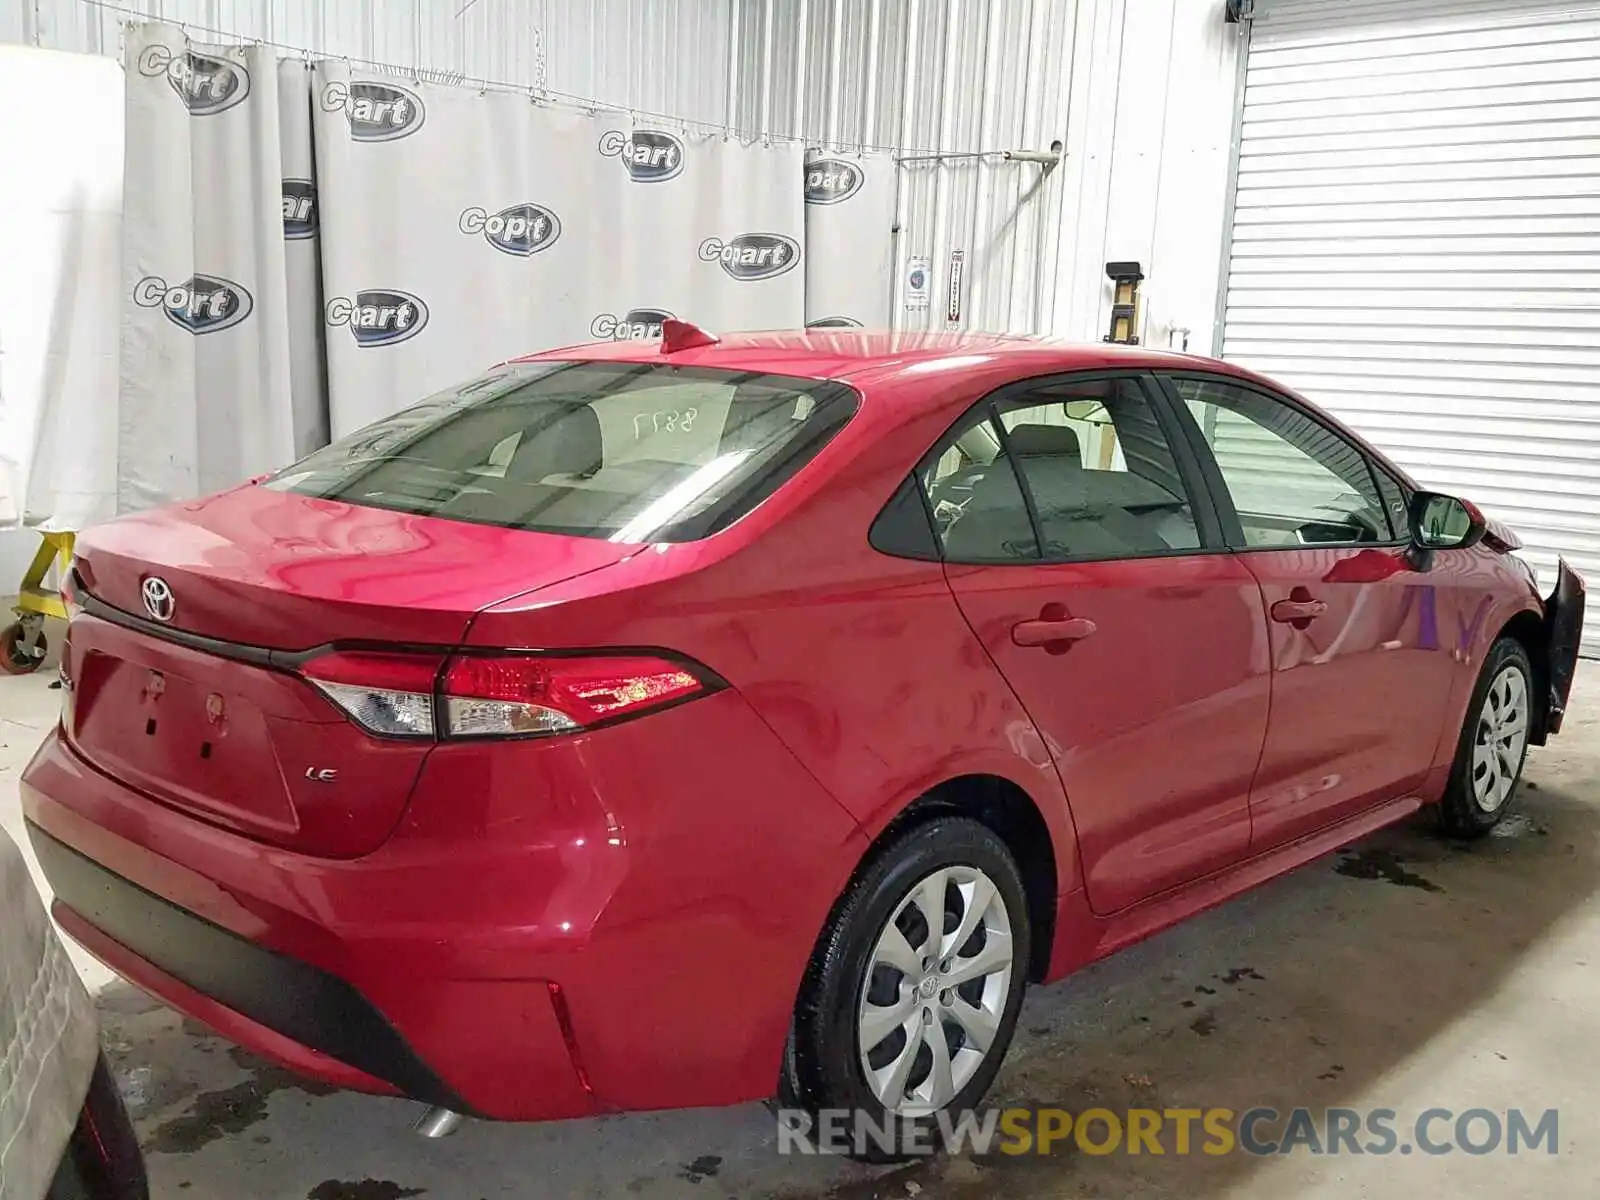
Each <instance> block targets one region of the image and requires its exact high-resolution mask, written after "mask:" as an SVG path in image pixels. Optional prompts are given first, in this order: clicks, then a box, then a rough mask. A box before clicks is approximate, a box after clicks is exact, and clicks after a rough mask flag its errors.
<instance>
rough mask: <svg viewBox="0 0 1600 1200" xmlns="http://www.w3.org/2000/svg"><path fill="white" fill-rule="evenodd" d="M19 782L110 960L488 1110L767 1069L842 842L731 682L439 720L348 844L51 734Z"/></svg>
mask: <svg viewBox="0 0 1600 1200" xmlns="http://www.w3.org/2000/svg"><path fill="white" fill-rule="evenodd" d="M707 768H709V769H707ZM751 780H755V781H759V784H760V788H761V791H760V793H759V795H752V794H751V792H750V790H749V781H751ZM22 798H23V809H24V815H25V816H26V817H27V819H28V822H29V832H30V835H31V836H32V838H33V841H34V844H35V847H36V849H37V852H38V855H39V858H40V861H41V864H42V866H43V868H44V871H45V874H46V877H47V878H48V879H49V881H50V884H51V886H52V889H53V890H54V891H55V893H56V897H57V915H58V917H59V919H60V921H61V924H62V926H63V928H64V929H65V930H66V931H67V932H68V933H69V934H70V935H71V936H73V937H74V938H75V939H76V940H78V941H80V942H81V943H83V944H84V945H85V947H86V948H88V949H89V950H90V951H91V952H92V953H94V954H95V955H97V956H98V957H100V958H101V959H103V960H104V961H105V962H106V963H107V964H108V965H109V966H110V967H111V968H112V969H113V970H115V971H117V972H118V973H119V974H121V975H123V976H125V977H126V978H128V979H129V980H130V981H131V982H133V983H135V984H136V985H138V986H140V987H142V988H144V989H145V990H147V991H149V992H151V993H153V994H155V995H156V996H158V997H160V998H161V999H163V1000H164V1001H166V1002H167V1003H169V1004H170V1005H172V1006H173V1007H175V1008H177V1009H179V1010H181V1011H183V1012H185V1013H188V1014H189V1015H191V1016H193V1017H195V1018H196V1019H198V1020H200V1021H202V1022H203V1023H205V1024H207V1025H209V1026H211V1027H212V1028H214V1029H216V1030H217V1031H218V1032H219V1033H221V1034H222V1035H223V1036H225V1037H227V1038H229V1039H230V1040H232V1041H235V1042H237V1043H239V1044H241V1045H243V1046H245V1047H247V1048H248V1049H250V1050H252V1051H253V1052H255V1053H257V1054H259V1055H261V1056H262V1057H265V1058H268V1059H271V1060H274V1061H276V1062H278V1063H281V1064H283V1065H285V1066H287V1067H289V1068H290V1069H293V1070H296V1071H298V1072H300V1073H303V1074H305V1075H308V1076H311V1077H314V1078H318V1079H322V1080H324V1081H326V1082H329V1083H331V1084H334V1085H337V1086H341V1087H349V1088H354V1089H357V1090H364V1091H370V1092H380V1093H383V1092H387V1093H399V1094H404V1095H408V1096H414V1097H417V1098H419V1099H423V1100H427V1101H429V1102H433V1103H441V1104H445V1105H447V1106H448V1107H451V1108H454V1109H457V1110H458V1111H464V1112H469V1113H474V1114H477V1115H481V1116H485V1117H491V1118H497V1119H504V1120H545V1119H554V1118H561V1117H571V1116H581V1115H585V1114H589V1113H595V1112H602V1111H612V1110H619V1109H643V1108H663V1107H683V1106H693V1105H709V1104H725V1103H733V1102H737V1101H741V1100H747V1099H752V1098H757V1097H761V1096H766V1095H769V1094H770V1093H771V1091H772V1088H773V1086H774V1083H775V1081H776V1079H777V1075H778V1069H779V1063H780V1060H781V1055H782V1048H783V1041H784V1036H785V1034H786V1032H787V1028H788V1022H789V1016H790V1013H791V1012H792V1009H793V1004H794V996H795V994H796V991H797V989H798V985H799V981H800V977H801V975H802V973H803V971H804V968H805V963H806V961H807V959H808V958H809V956H810V952H811V947H812V944H813V942H814V940H815V938H816V935H817V931H818V930H819V929H820V928H821V927H822V924H823V922H824V920H825V919H826V915H827V912H828V909H829V907H830V906H831V904H832V902H833V899H834V897H835V896H837V895H838V892H839V889H840V888H841V887H842V886H843V883H844V880H845V879H846V878H847V876H848V873H849V871H850V869H851V868H852V867H853V865H854V862H855V858H856V854H857V851H858V850H859V848H860V847H859V846H858V845H856V844H855V843H856V840H857V839H859V836H860V835H859V833H858V832H857V830H856V827H855V825H854V823H853V822H852V821H851V820H850V819H849V817H848V816H847V814H845V813H844V811H843V810H842V809H841V808H840V807H839V806H838V805H837V804H836V803H835V802H834V801H833V800H832V798H831V797H829V796H827V794H826V793H825V792H822V791H821V789H820V787H819V785H817V784H816V782H815V781H814V780H813V779H812V778H811V776H810V775H809V774H807V773H806V772H804V771H803V770H802V769H801V768H800V767H799V765H798V764H797V763H795V761H794V760H793V757H792V756H791V755H789V753H788V751H787V750H785V749H783V748H782V746H781V744H780V743H778V742H777V740H776V738H775V737H774V736H773V735H772V734H771V732H770V730H768V729H767V728H766V727H765V726H764V725H763V724H761V723H760V721H759V720H758V719H757V718H756V717H755V716H754V714H753V713H752V712H750V710H749V708H748V706H747V705H746V704H745V703H744V701H743V700H742V699H741V698H740V697H739V696H738V695H737V694H736V693H732V692H725V693H719V694H718V695H715V696H711V697H707V698H706V699H704V700H701V701H697V702H696V703H694V704H692V705H684V706H681V707H680V708H678V709H674V710H671V711H667V712H663V713H659V714H655V715H652V716H651V717H649V718H647V719H644V720H640V721H637V722H630V723H627V724H624V725H619V726H616V727H614V728H612V729H609V730H604V731H599V732H597V733H595V734H592V735H588V736H586V737H583V738H574V739H560V740H552V741H548V742H539V741H534V742H520V743H505V744H499V745H490V744H485V743H461V744H456V745H443V746H440V747H438V748H437V749H435V750H434V751H433V752H432V754H431V755H430V757H429V760H428V763H427V765H426V766H425V768H424V770H423V773H422V776H421V777H420V778H419V780H418V783H417V786H416V789H415V790H414V792H413V796H412V801H411V804H410V807H409V809H408V811H407V813H406V815H405V817H404V818H403V819H402V821H401V822H400V825H399V827H398V828H397V830H396V832H395V834H394V835H393V836H392V837H391V838H390V839H389V840H388V841H387V842H386V843H385V844H384V845H383V846H382V847H380V848H379V849H378V850H376V851H374V852H373V853H372V854H369V855H367V856H366V857H364V858H358V859H349V860H336V859H317V858H311V857H309V856H306V855H303V854H299V853H295V852H293V851H289V850H284V849H281V848H275V847H272V846H267V845H263V844H261V843H259V842H255V841H252V840H250V839H248V838H246V837H243V836H242V835H240V834H238V833H236V832H233V831H230V830H227V829H223V828H219V827H217V826H215V825H211V824H208V823H206V822H204V821H201V820H198V819H196V818H195V817H193V816H191V815H189V814H186V813H183V812H180V811H177V810H175V809H170V808H167V807H165V806H163V805H160V804H157V803H155V802H153V801H151V800H150V799H148V798H147V797H145V796H142V795H140V794H139V793H137V792H135V791H133V790H131V789H129V788H127V787H126V786H124V785H123V784H121V783H119V782H118V781H117V780H115V779H112V778H110V777H109V776H107V775H105V774H103V773H101V772H100V771H98V770H96V769H95V768H94V767H92V766H91V765H89V764H88V763H87V762H85V761H84V760H83V759H82V758H81V757H80V756H79V754H78V753H77V752H76V751H75V750H74V749H73V748H71V747H70V746H68V745H67V744H66V743H65V742H64V741H63V740H62V739H61V737H60V736H59V735H56V736H52V737H50V738H47V739H46V741H45V744H44V745H43V746H41V747H40V749H39V751H38V753H37V754H36V755H35V757H34V759H33V761H32V763H30V764H29V766H28V768H27V770H26V771H25V773H24V775H23V780H22ZM774 881H781V886H777V887H775V886H774Z"/></svg>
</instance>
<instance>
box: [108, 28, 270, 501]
mask: <svg viewBox="0 0 1600 1200" xmlns="http://www.w3.org/2000/svg"><path fill="white" fill-rule="evenodd" d="M124 66H125V70H126V78H127V84H126V86H127V103H128V126H127V171H126V176H125V180H124V187H123V206H124V214H125V220H124V227H123V280H124V283H125V284H126V285H127V287H128V293H127V296H126V297H125V300H124V307H123V322H122V388H121V396H120V406H119V412H118V423H119V424H118V427H119V433H120V436H119V449H118V482H119V488H118V496H117V501H118V507H119V508H120V509H137V508H146V507H149V506H150V505H153V504H158V503H161V502H163V501H166V500H170V499H173V498H175V497H184V496H193V495H196V494H199V493H204V492H209V491H213V490H215V489H217V488H221V487H226V486H230V485H232V484H235V483H238V482H240V481H241V480H244V479H247V478H249V477H250V476H251V475H253V474H256V473H259V472H261V471H265V470H267V469H269V468H271V467H274V466H277V465H279V464H281V463H283V462H286V461H288V460H289V459H291V458H292V457H293V455H294V430H293V417H292V414H293V408H292V405H291V402H290V370H289V363H290V357H289V320H288V312H289V309H288V297H287V286H288V285H287V279H286V274H285V259H284V240H283V225H282V220H281V217H280V215H279V214H280V211H281V206H282V202H281V196H282V178H283V172H282V169H281V162H282V149H281V147H280V145H279V140H278V124H279V112H278V62H277V58H276V56H275V55H274V54H273V53H272V52H271V51H270V50H268V49H267V48H265V47H251V48H248V49H245V50H242V51H240V50H235V49H228V48H224V47H220V46H199V45H191V44H189V43H188V41H187V39H185V38H184V36H183V34H182V32H181V31H179V30H175V29H173V28H171V27H169V26H160V25H146V26H134V27H130V28H129V29H128V31H127V34H126V42H125V46H124Z"/></svg>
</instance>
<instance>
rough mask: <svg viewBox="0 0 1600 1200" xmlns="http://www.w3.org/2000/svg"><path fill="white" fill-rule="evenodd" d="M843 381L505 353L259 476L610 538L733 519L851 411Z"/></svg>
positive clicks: (300, 487) (658, 535) (696, 532)
mask: <svg viewBox="0 0 1600 1200" xmlns="http://www.w3.org/2000/svg"><path fill="white" fill-rule="evenodd" d="M857 402H858V401H857V397H856V393H855V392H854V391H853V390H852V389H850V388H848V387H845V386H844V385H842V384H837V383H829V382H822V381H817V380H810V379H795V378H789V377H787V376H778V375H765V374H761V373H759V372H750V371H726V370H715V369H710V368H702V367H674V366H670V365H666V364H662V365H656V364H641V363H550V362H540V363H514V364H510V365H508V366H505V367H501V368H499V369H497V370H495V371H492V372H490V373H489V374H488V375H485V376H483V377H482V378H480V379H476V380H473V381H472V382H470V383H467V384H464V385H462V386H460V387H457V388H452V389H450V390H448V391H446V392H441V393H440V394H438V395H436V396H433V397H430V398H429V399H427V400H425V401H423V402H422V403H421V404H418V405H415V406H414V407H412V408H408V409H406V410H404V411H403V412H399V413H396V414H395V415H394V416H392V417H389V418H387V419H385V420H382V421H379V422H377V423H375V424H373V425H369V426H367V427H366V428H365V429H362V430H359V431H357V432H356V433H353V434H351V435H350V436H349V437H346V438H342V439H340V440H339V441H337V442H335V443H333V444H332V445H331V446H327V447H324V448H323V449H321V450H318V451H316V452H315V453H314V454H311V455H310V456H309V457H307V458H304V459H302V460H301V461H300V462H298V463H295V464H294V465H293V466H291V467H288V468H286V469H285V470H283V471H281V472H279V473H278V474H277V475H275V476H273V477H272V478H271V479H269V480H268V481H267V482H266V484H265V485H264V486H266V487H269V488H275V489H277V490H279V491H288V492H298V493H300V494H301V495H307V496H317V497H321V498H323V499H329V500H342V501H345V502H347V503H351V504H360V505H365V506H368V507H372V508H387V509H393V510H395V511H397V512H407V513H416V514H419V515H422V516H429V517H443V518H448V519H454V520H461V521H471V522H475V523H479V524H486V525H498V526H502V527H504V528H508V529H528V530H535V531H538V532H542V533H557V534H567V535H570V536H574V537H596V538H608V539H610V540H611V541H616V542H679V541H691V540H693V539H696V538H700V537H705V536H707V535H709V534H711V533H714V532H716V531H717V530H718V529H721V528H723V527H724V526H726V525H728V524H730V523H732V522H733V521H735V520H737V519H738V518H739V517H741V516H743V515H744V514H745V513H747V512H749V511H750V510H751V509H752V508H754V507H755V506H756V505H757V504H759V503H760V502H761V501H762V500H763V499H765V498H766V497H767V496H769V495H770V494H771V493H772V492H773V491H774V490H776V488H777V487H779V486H780V485H781V484H782V483H783V482H784V481H785V480H787V479H788V478H790V477H791V476H792V475H793V474H794V473H795V472H796V471H798V470H799V469H800V468H801V467H803V466H804V465H805V464H806V463H807V462H809V461H810V460H811V459H812V457H813V456H815V454H816V453H817V451H818V450H820V449H821V448H822V447H823V446H824V445H825V444H826V443H827V441H828V440H829V439H830V438H831V437H832V436H833V435H834V434H835V433H837V432H838V430H839V429H840V428H841V427H842V426H843V425H844V423H845V422H846V421H848V420H849V419H850V417H851V416H852V415H853V414H854V413H855V411H856V406H857Z"/></svg>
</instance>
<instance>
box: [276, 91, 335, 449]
mask: <svg viewBox="0 0 1600 1200" xmlns="http://www.w3.org/2000/svg"><path fill="white" fill-rule="evenodd" d="M278 144H279V145H280V146H281V147H282V154H283V162H282V169H283V243H284V244H283V254H284V273H285V278H286V280H287V283H288V293H287V295H288V303H289V395H290V402H291V405H292V407H293V416H292V421H293V426H294V450H295V454H296V455H302V454H309V453H310V452H311V451H313V450H315V449H316V448H317V447H318V446H325V445H327V443H328V367H327V359H326V357H325V354H324V347H323V338H322V261H321V258H320V250H321V238H320V236H319V232H318V219H317V183H316V179H317V172H316V164H315V156H314V154H313V153H312V147H311V64H310V63H308V62H304V61H302V60H299V59H284V60H283V61H282V62H280V63H279V64H278Z"/></svg>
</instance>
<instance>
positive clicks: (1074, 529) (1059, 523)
mask: <svg viewBox="0 0 1600 1200" xmlns="http://www.w3.org/2000/svg"><path fill="white" fill-rule="evenodd" d="M1000 421H1001V423H1002V424H1003V425H1004V426H1005V430H1006V440H1007V445H1008V447H1009V449H1010V452H1011V456H1012V458H1013V460H1014V461H1015V463H1016V466H1017V470H1018V471H1020V472H1021V473H1022V478H1023V481H1024V482H1025V483H1026V484H1027V487H1028V491H1029V493H1030V494H1031V495H1032V498H1033V506H1034V510H1035V512H1036V513H1037V514H1038V518H1039V530H1040V533H1041V535H1042V536H1043V538H1044V557H1046V558H1051V559H1065V558H1073V559H1105V558H1137V557H1140V556H1143V555H1149V554H1166V553H1169V552H1172V551H1182V550H1197V549H1199V547H1200V534H1199V531H1198V530H1197V529H1196V528H1195V522H1194V510H1193V509H1192V508H1191V506H1190V503H1189V495H1188V491H1187V490H1186V489H1185V487H1184V484H1183V479H1182V477H1181V476H1180V475H1179V473H1178V465H1177V462H1176V461H1175V460H1174V459H1173V457H1172V450H1171V447H1170V446H1169V445H1168V444H1167V439H1166V436H1165V434H1164V433H1163V432H1162V429H1161V426H1160V424H1159V423H1158V422H1157V420H1156V414H1155V410H1154V409H1153V408H1152V407H1151V406H1150V402H1149V400H1148V398H1147V397H1146V396H1145V393H1144V389H1143V388H1142V387H1141V386H1140V385H1139V383H1138V382H1137V381H1136V380H1132V379H1101V380H1088V381H1067V382H1062V383H1052V384H1048V385H1043V386H1041V387H1038V388H1035V389H1032V390H1030V391H1028V392H1027V393H1026V394H1024V395H1023V396H1020V397H1017V398H1015V399H1013V400H1011V401H1008V402H1007V403H1006V404H1004V405H1003V406H1002V407H1001V410H1000Z"/></svg>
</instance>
